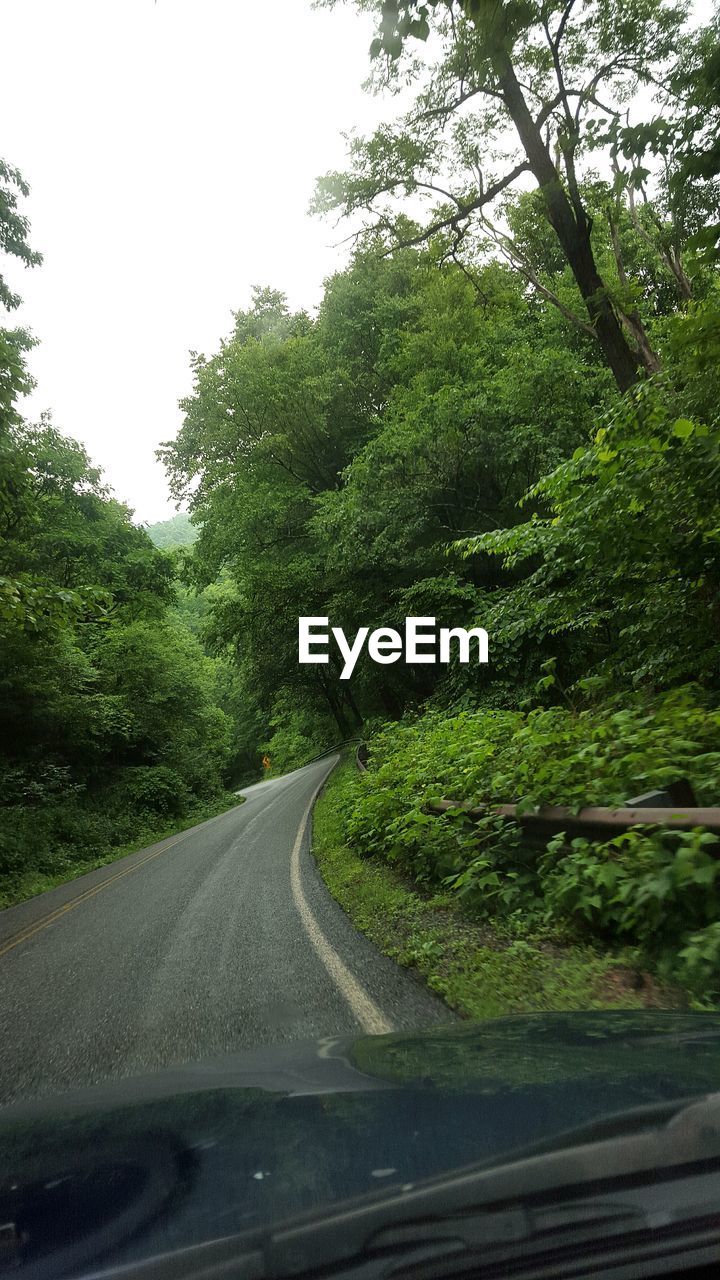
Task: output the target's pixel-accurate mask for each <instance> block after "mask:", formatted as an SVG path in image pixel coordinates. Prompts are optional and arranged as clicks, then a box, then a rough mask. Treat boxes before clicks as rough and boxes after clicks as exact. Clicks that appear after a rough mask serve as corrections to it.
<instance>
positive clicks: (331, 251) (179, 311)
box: [0, 0, 381, 520]
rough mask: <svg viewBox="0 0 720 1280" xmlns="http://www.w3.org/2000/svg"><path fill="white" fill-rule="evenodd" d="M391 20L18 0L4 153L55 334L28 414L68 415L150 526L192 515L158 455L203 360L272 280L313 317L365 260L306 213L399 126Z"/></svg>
mask: <svg viewBox="0 0 720 1280" xmlns="http://www.w3.org/2000/svg"><path fill="white" fill-rule="evenodd" d="M371 26H372V24H371V23H370V22H369V21H368V19H367V17H365V18H364V19H360V18H359V17H358V16H357V15H356V14H355V13H354V12H352V11H350V10H349V9H346V8H341V9H338V10H336V11H335V12H333V13H329V12H327V11H321V12H317V11H314V10H313V9H312V6H311V3H310V0H265V2H264V3H263V0H157V3H154V2H153V0H62V2H59V0H21V3H17V0H0V30H1V31H2V40H3V57H2V73H1V74H0V118H2V122H3V125H2V133H1V135H0V149H1V154H2V155H3V157H4V158H5V159H7V161H8V162H9V163H10V164H14V165H16V166H17V167H18V168H19V169H20V170H21V172H22V173H23V175H24V176H25V178H26V179H27V181H28V182H29V183H30V185H31V188H32V190H31V195H30V199H29V200H28V201H25V202H24V212H26V213H27V215H28V216H29V217H30V220H31V224H32V234H31V244H32V246H33V248H36V249H38V250H40V252H41V253H43V255H44V259H45V260H44V263H43V265H42V266H41V267H37V268H35V269H34V270H33V271H23V272H22V273H21V274H20V275H19V276H18V275H16V274H15V273H14V272H13V273H12V277H11V278H12V283H13V285H14V286H16V287H17V288H18V291H19V292H20V293H21V294H22V296H23V298H24V305H23V307H22V309H21V311H20V312H19V313H16V314H17V316H18V320H19V322H21V323H23V324H26V325H28V326H29V327H30V328H31V329H32V330H33V332H34V333H35V335H36V337H38V338H39V339H40V340H41V345H40V346H39V347H38V348H37V349H36V350H35V352H34V353H33V355H32V357H31V369H32V372H33V374H34V376H35V378H36V380H37V383H38V386H37V390H36V392H35V393H34V394H33V396H32V397H31V398H30V399H29V400H27V401H25V404H24V412H25V414H26V416H30V417H33V416H34V417H36V416H38V415H39V413H40V411H41V410H42V409H45V408H50V409H52V412H53V417H54V420H55V423H56V425H57V426H58V427H59V428H60V429H61V430H62V431H64V432H65V433H66V434H68V435H71V436H74V437H75V438H76V439H79V440H82V441H83V443H84V444H85V445H86V447H87V449H88V451H89V453H90V455H91V457H92V458H93V460H94V461H96V462H97V463H99V464H100V465H101V466H102V467H103V468H104V470H105V474H106V478H107V479H108V481H109V482H110V483H111V484H112V486H113V487H114V489H115V490H116V492H117V495H118V497H120V498H122V499H123V500H124V501H127V502H129V504H130V506H131V507H133V508H134V509H135V510H136V513H137V518H138V519H141V520H156V519H162V518H164V517H166V516H167V515H171V514H172V513H173V511H174V506H172V505H171V503H170V500H169V497H168V493H167V485H166V481H165V474H164V471H163V469H162V467H160V466H159V464H158V463H156V462H155V460H154V449H155V447H156V445H157V444H158V443H159V442H160V441H161V440H166V439H168V438H171V437H172V436H174V435H175V433H176V431H177V428H178V426H179V424H180V420H181V415H180V412H179V410H178V407H177V401H178V398H179V397H180V396H182V395H184V394H186V393H187V391H188V390H189V389H190V386H191V380H190V374H189V362H188V351H189V350H191V349H196V350H200V351H205V352H208V353H210V352H212V351H213V350H215V348H216V347H217V344H218V342H219V340H220V338H221V337H223V336H224V335H225V334H227V333H228V332H229V331H230V328H231V325H232V318H231V314H230V313H231V311H233V310H238V309H240V308H242V307H244V306H246V305H247V304H248V302H249V300H250V290H251V287H252V285H254V284H262V285H265V284H267V285H270V286H272V287H274V288H280V289H283V290H284V291H285V292H287V294H288V296H289V299H290V303H291V305H293V306H297V307H300V306H305V307H312V306H315V305H316V304H317V302H318V301H319V298H320V295H321V289H322V280H323V278H324V276H326V275H327V274H329V272H331V271H332V270H334V269H335V267H336V266H339V265H341V264H342V262H343V261H344V259H345V256H346V252H347V251H346V250H341V249H338V248H333V245H334V244H336V243H337V241H339V240H340V239H341V238H342V236H343V235H344V232H342V231H335V230H334V229H333V227H332V226H331V225H330V224H329V223H327V222H324V221H320V220H319V219H316V218H310V217H308V215H307V207H308V204H309V201H310V198H311V195H312V191H313V186H314V179H315V177H316V176H318V175H319V174H321V173H323V172H324V171H325V170H327V169H329V168H334V167H339V166H341V165H342V164H343V157H344V150H345V148H344V143H343V141H342V138H341V136H340V135H341V132H342V131H343V130H348V129H350V128H351V127H353V126H354V125H358V126H359V127H360V128H361V129H368V128H371V127H372V126H373V124H374V123H375V122H376V120H377V119H379V118H380V115H381V104H380V103H379V102H378V101H376V100H373V99H372V98H369V97H368V95H366V94H363V92H362V89H361V85H362V81H363V80H364V79H365V77H366V75H367V73H368V67H369V63H368V57H367V49H368V45H369V43H370V39H371V35H372V31H371ZM7 274H8V276H10V275H11V273H10V271H8V273H7ZM10 323H15V321H13V320H11V321H10Z"/></svg>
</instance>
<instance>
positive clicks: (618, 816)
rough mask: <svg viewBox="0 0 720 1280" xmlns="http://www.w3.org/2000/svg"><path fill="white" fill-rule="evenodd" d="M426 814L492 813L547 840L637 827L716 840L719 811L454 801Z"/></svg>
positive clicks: (441, 802) (607, 834)
mask: <svg viewBox="0 0 720 1280" xmlns="http://www.w3.org/2000/svg"><path fill="white" fill-rule="evenodd" d="M427 809H428V811H429V812H430V813H438V814H441V813H447V812H448V811H449V810H451V809H460V810H462V811H464V812H465V813H466V814H467V816H468V818H470V819H477V818H484V817H487V815H488V814H489V813H491V814H492V813H495V814H497V815H498V817H500V818H507V819H508V821H511V822H517V823H518V824H519V825H520V826H521V827H522V828H523V830H525V831H526V832H527V834H528V835H536V836H544V837H546V838H548V837H549V836H553V835H557V834H558V833H559V832H560V831H566V832H567V834H568V835H569V836H589V837H591V838H592V837H597V838H599V839H603V840H610V839H611V838H612V836H613V835H617V834H619V833H620V832H621V831H628V830H629V828H630V827H637V826H639V825H640V824H643V825H650V826H656V825H657V826H663V827H671V828H675V829H676V830H679V831H691V830H692V828H693V827H704V828H705V829H706V830H707V831H711V832H712V833H713V834H714V835H718V836H720V808H716V807H710V808H704V807H701V806H690V805H687V806H680V805H678V806H677V807H675V806H671V805H668V806H656V807H651V806H644V805H637V806H634V807H631V808H617V809H610V808H606V807H605V806H602V805H589V806H588V807H587V808H585V809H581V810H580V811H579V812H577V811H576V810H574V809H570V808H568V807H567V806H565V805H542V806H541V807H539V808H537V809H529V810H528V809H521V810H520V811H519V812H518V805H516V804H483V805H472V806H471V805H466V804H463V803H462V802H460V801H458V800H436V801H433V802H431V803H430V804H428V805H427Z"/></svg>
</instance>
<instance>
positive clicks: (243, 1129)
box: [0, 1012, 720, 1275]
mask: <svg viewBox="0 0 720 1280" xmlns="http://www.w3.org/2000/svg"><path fill="white" fill-rule="evenodd" d="M717 1090H720V1016H715V1015H713V1014H664V1013H663V1014H661V1013H657V1014H656V1013H651V1012H642V1013H634V1012H633V1013H630V1012H617V1013H576V1014H556V1015H550V1014H548V1015H544V1014H542V1015H541V1014H538V1015H533V1016H525V1017H514V1018H502V1019H497V1020H493V1021H489V1022H484V1023H473V1024H467V1025H462V1026H457V1024H456V1025H454V1026H453V1027H451V1028H448V1029H447V1030H445V1029H432V1030H428V1031H417V1032H415V1033H402V1034H393V1035H388V1036H362V1037H359V1038H356V1039H350V1038H340V1039H326V1040H322V1041H319V1042H317V1043H310V1044H288V1045H281V1046H275V1047H272V1048H265V1049H257V1050H254V1051H252V1052H250V1053H245V1054H242V1055H237V1056H232V1057H227V1058H223V1059H218V1060H215V1061H211V1062H206V1063H202V1064H199V1065H190V1066H182V1067H178V1068H174V1069H171V1070H168V1071H164V1072H161V1073H159V1074H157V1075H153V1076H147V1077H139V1078H137V1079H133V1080H128V1081H121V1082H117V1083H113V1084H109V1085H105V1086H101V1087H97V1088H93V1089H90V1090H87V1091H78V1092H77V1093H74V1094H65V1095H63V1096H62V1097H60V1098H40V1099H36V1100H34V1101H31V1102H25V1103H22V1104H19V1105H13V1106H11V1107H7V1108H5V1109H4V1110H3V1111H1V1112H0V1170H1V1171H2V1172H0V1210H2V1214H3V1215H4V1218H3V1220H4V1221H10V1222H14V1223H16V1224H18V1225H17V1227H16V1238H15V1243H14V1247H13V1249H11V1251H10V1252H11V1254H12V1263H13V1265H14V1266H17V1265H20V1268H21V1273H22V1272H23V1271H24V1270H25V1269H26V1268H28V1269H29V1270H30V1271H33V1269H34V1270H35V1272H36V1273H37V1274H39V1275H42V1274H45V1273H47V1274H51V1273H52V1274H55V1275H58V1274H62V1273H63V1271H64V1272H65V1274H75V1273H78V1274H79V1273H80V1272H81V1271H82V1267H80V1260H82V1262H83V1266H86V1265H88V1264H89V1262H90V1261H91V1260H93V1259H94V1260H96V1261H97V1262H98V1265H99V1264H100V1262H102V1265H103V1266H105V1265H109V1264H110V1263H112V1264H113V1265H115V1264H119V1263H122V1262H128V1261H132V1260H137V1259H138V1258H140V1257H145V1258H147V1257H149V1256H154V1255H156V1254H158V1253H167V1252H168V1251H172V1250H175V1249H178V1248H182V1247H187V1246H189V1245H197V1244H198V1243H200V1242H202V1241H207V1240H212V1239H217V1238H218V1237H220V1236H228V1235H230V1234H232V1233H235V1232H239V1231H245V1230H248V1229H254V1228H258V1227H266V1226H268V1225H269V1224H271V1223H275V1222H278V1221H280V1220H284V1219H286V1218H288V1217H290V1216H292V1215H294V1214H297V1213H307V1212H309V1211H315V1210H317V1211H318V1212H322V1211H324V1210H327V1209H328V1208H329V1207H330V1206H332V1205H336V1204H338V1203H339V1202H340V1201H343V1200H345V1199H349V1198H353V1197H357V1196H358V1195H364V1194H366V1193H375V1194H377V1193H378V1192H379V1191H381V1190H382V1189H384V1188H385V1187H387V1188H388V1190H390V1189H391V1188H392V1189H393V1190H396V1189H397V1188H398V1187H407V1186H409V1185H410V1184H413V1185H414V1184H416V1183H417V1182H418V1181H422V1180H423V1179H426V1178H428V1177H432V1176H435V1175H438V1174H441V1173H444V1172H448V1171H450V1170H452V1169H456V1168H458V1167H460V1166H463V1165H468V1164H472V1163H475V1162H477V1161H483V1160H497V1159H502V1158H504V1157H505V1156H510V1154H511V1153H512V1151H513V1150H515V1149H519V1148H522V1147H524V1146H526V1145H528V1144H530V1143H533V1142H536V1141H539V1140H543V1139H547V1138H552V1137H553V1136H555V1135H557V1134H559V1133H562V1132H563V1131H565V1130H567V1129H570V1128H573V1127H576V1126H580V1125H583V1124H586V1123H589V1122H592V1121H594V1120H597V1119H599V1118H600V1117H605V1116H607V1115H609V1114H612V1113H615V1112H619V1111H622V1110H625V1109H628V1108H632V1107H637V1106H642V1105H645V1104H647V1105H653V1104H657V1103H661V1102H668V1101H672V1100H674V1099H681V1098H687V1097H689V1096H692V1095H696V1094H702V1093H706V1092H713V1091H717ZM123 1215H124V1216H123ZM48 1224H50V1226H48ZM83 1241H85V1243H84V1244H83ZM8 1257H10V1255H8ZM43 1268H46V1271H44V1270H43ZM78 1268H80V1270H78ZM1 1271H2V1263H1V1262H0V1272H1Z"/></svg>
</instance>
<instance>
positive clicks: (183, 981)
mask: <svg viewBox="0 0 720 1280" xmlns="http://www.w3.org/2000/svg"><path fill="white" fill-rule="evenodd" d="M332 764H333V761H332V760H331V761H329V762H328V761H321V762H319V763H316V764H313V765H308V766H306V767H305V768H304V769H299V770H297V771H296V772H294V773H290V774H287V775H285V776H284V777H282V778H278V779H274V780H271V781H268V782H261V783H258V784H257V785H256V786H254V787H250V788H248V789H247V790H246V791H245V792H243V794H244V795H245V796H246V800H245V803H243V804H241V805H239V806H238V807H237V808H234V809H231V810H229V811H228V812H227V813H224V814H222V815H221V816H220V817H217V818H213V819H211V820H210V821H209V822H205V823H202V824H200V826H197V827H193V828H192V829H191V830H189V831H185V832H182V833H181V834H179V835H177V836H173V837H171V838H170V839H168V840H164V841H162V842H161V843H160V844H157V845H153V846H152V847H151V848H149V849H144V850H141V851H140V852H137V853H133V854H131V855H130V856H129V857H127V858H123V859H121V860H119V861H118V862H113V863H110V864H109V865H107V866H105V867H101V868H99V869H98V870H96V871H93V872H91V873H90V874H89V875H86V876H82V877H81V878H80V879H77V880H74V881H71V882H70V883H69V884H65V885H61V886H60V887H58V888H56V889H52V890H51V891H50V892H48V893H44V894H41V895H40V896H39V897H37V898H33V899H31V901H29V902H25V903H22V904H20V905H19V906H16V907H11V908H10V909H9V910H7V911H3V912H0V1026H1V1027H2V1029H3V1030H2V1036H0V1101H2V1102H7V1101H10V1100H15V1099H19V1098H29V1097H32V1096H39V1095H41V1094H49V1093H54V1092H62V1091H64V1090H66V1089H74V1088H77V1087H81V1086H85V1085H89V1084H93V1083H97V1082H100V1081H105V1080H110V1079H118V1078H122V1077H126V1076H131V1075H135V1074H138V1073H140V1072H144V1071H147V1070H153V1069H160V1068H162V1067H164V1066H169V1065H171V1064H172V1065H175V1064H178V1063H185V1062H194V1061H199V1060H201V1059H203V1058H206V1057H215V1056H217V1055H218V1054H222V1053H233V1052H238V1051H239V1050H242V1049H243V1048H248V1047H252V1046H254V1045H261V1044H270V1043H276V1042H280V1041H288V1040H302V1039H310V1038H313V1039H314V1038H319V1037H323V1036H331V1035H336V1034H347V1033H352V1032H353V1031H360V1030H365V1031H368V1032H371V1033H372V1032H384V1031H388V1030H400V1029H402V1028H412V1027H418V1026H422V1025H427V1024H430V1023H438V1022H448V1021H450V1020H451V1016H452V1015H451V1014H450V1013H449V1011H448V1010H447V1008H446V1006H445V1005H443V1004H442V1003H441V1002H440V1001H439V1000H436V999H435V998H434V997H433V996H432V995H431V994H430V993H429V992H427V991H426V989H425V988H424V987H422V986H421V985H420V984H419V983H418V982H417V981H415V980H414V979H413V978H412V976H411V975H409V974H408V973H406V972H405V971H403V970H401V969H399V968H398V967H397V966H396V965H395V964H393V963H392V962H391V961H390V960H388V959H386V958H385V957H384V956H381V955H380V953H379V952H378V951H377V950H376V949H375V948H374V947H373V946H372V944H371V943H369V942H368V940H367V939H366V938H364V937H363V936H362V935H360V934H358V933H357V932H356V930H355V929H354V928H353V927H352V925H351V924H350V922H349V920H348V918H347V917H346V916H345V914H344V912H343V911H342V910H341V909H340V907H338V905H337V904H336V903H335V902H334V900H333V899H332V898H331V897H330V895H329V894H328V892H327V890H326V889H325V887H324V885H323V883H322V881H321V880H320V877H319V875H318V873H317V870H316V868H315V864H314V862H313V859H312V856H311V854H310V851H309V827H310V823H309V821H308V816H309V812H310V806H311V803H312V799H313V796H314V794H315V792H316V790H317V788H318V787H319V786H320V785H321V784H322V782H323V780H324V778H325V777H326V776H327V774H328V772H329V771H330V768H331V767H332Z"/></svg>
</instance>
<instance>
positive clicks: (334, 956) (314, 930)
mask: <svg viewBox="0 0 720 1280" xmlns="http://www.w3.org/2000/svg"><path fill="white" fill-rule="evenodd" d="M324 781H325V779H324V778H323V780H322V782H319V783H318V785H317V787H316V788H315V790H314V791H313V794H312V796H311V797H310V803H309V804H308V807H307V809H306V810H305V813H304V814H303V817H302V819H301V822H300V826H299V827H298V832H297V835H296V837H295V843H294V845H293V848H292V853H291V855H290V884H291V886H292V895H293V898H294V899H295V906H296V907H297V909H298V914H299V916H300V919H301V920H302V923H303V927H304V929H305V932H306V933H307V935H308V938H309V939H310V941H311V943H312V945H313V947H314V948H315V951H316V952H317V955H318V958H319V959H320V960H321V962H322V964H323V965H324V966H325V968H326V969H327V972H328V973H329V975H330V977H331V978H332V980H333V982H334V983H335V986H336V987H337V989H338V991H339V992H340V995H341V996H342V997H343V999H344V1000H345V1002H346V1004H348V1005H349V1006H350V1009H351V1011H352V1013H353V1015H354V1017H355V1018H357V1020H358V1022H359V1023H360V1026H361V1027H362V1029H363V1031H367V1033H368V1035H374V1036H383V1035H387V1033H388V1032H389V1031H394V1030H395V1028H394V1027H393V1025H392V1023H391V1022H389V1021H388V1019H387V1018H386V1017H385V1014H384V1013H383V1012H382V1010H381V1009H379V1008H378V1006H377V1005H376V1004H375V1001H374V1000H372V999H371V998H370V996H369V995H368V993H367V991H366V990H365V988H364V987H362V986H361V985H360V983H359V982H358V981H357V979H356V978H354V977H353V975H352V974H351V972H350V970H349V969H348V968H347V967H346V966H345V965H344V964H343V962H342V960H341V959H340V957H339V955H338V953H337V951H336V950H335V948H334V947H332V946H331V944H330V943H329V942H328V940H327V938H326V937H325V934H324V933H323V931H322V929H321V928H320V925H319V924H318V922H317V920H316V919H315V916H314V915H313V913H312V910H311V909H310V906H309V904H308V901H307V898H306V897H305V894H304V893H303V887H302V877H301V873H300V850H301V849H302V842H303V839H304V837H305V831H306V829H307V824H308V821H309V819H310V814H311V813H312V807H313V805H314V803H315V800H316V799H317V794H318V791H319V790H320V788H321V786H322V785H323V782H324Z"/></svg>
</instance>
